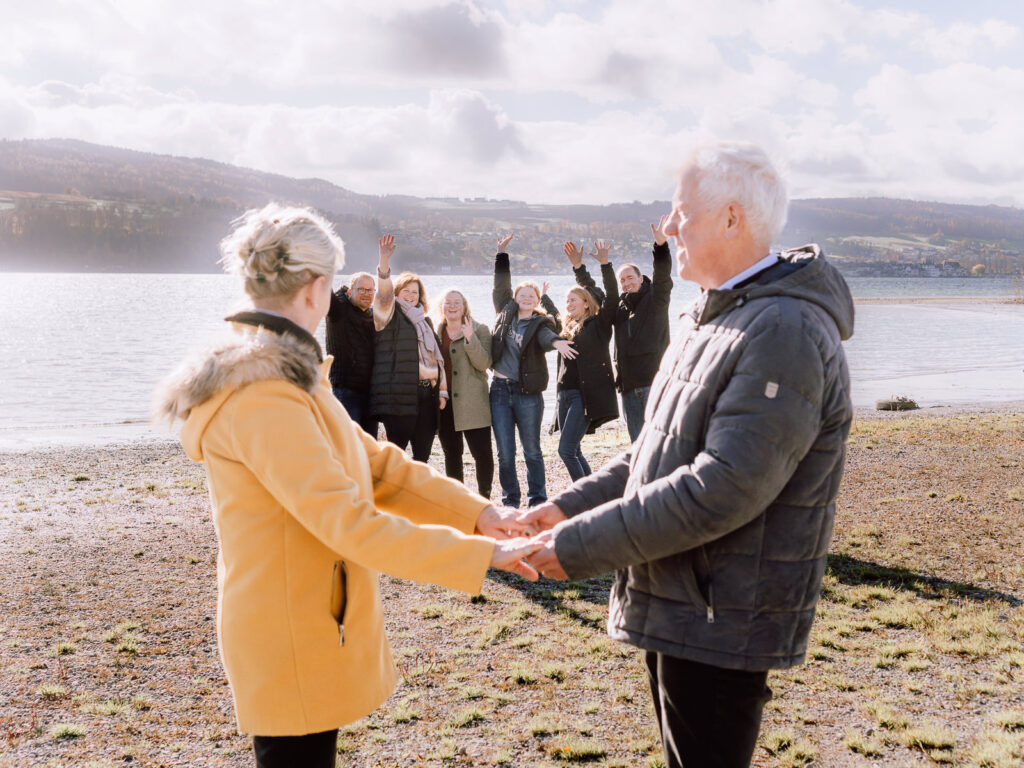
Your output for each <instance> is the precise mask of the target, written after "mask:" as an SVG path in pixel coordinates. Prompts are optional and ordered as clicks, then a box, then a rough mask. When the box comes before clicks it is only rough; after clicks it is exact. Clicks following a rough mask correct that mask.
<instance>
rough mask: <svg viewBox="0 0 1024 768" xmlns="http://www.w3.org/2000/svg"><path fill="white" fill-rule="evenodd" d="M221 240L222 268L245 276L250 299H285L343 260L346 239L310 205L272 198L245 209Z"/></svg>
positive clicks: (336, 267) (343, 263)
mask: <svg viewBox="0 0 1024 768" xmlns="http://www.w3.org/2000/svg"><path fill="white" fill-rule="evenodd" d="M232 224H233V225H234V229H233V230H232V231H231V234H229V235H228V236H227V237H225V238H224V239H223V240H221V241H220V253H221V258H220V263H221V265H222V266H223V267H224V271H226V272H229V273H232V274H236V275H239V276H241V277H242V278H243V281H244V287H245V292H246V293H247V294H248V295H249V296H250V297H252V298H254V299H260V298H283V297H287V296H291V295H293V294H294V293H295V292H296V291H298V290H299V289H300V288H302V286H304V285H306V284H307V283H310V282H312V281H313V280H315V279H316V278H318V277H326V278H327V279H328V280H330V279H331V277H332V276H333V275H334V273H335V271H337V270H339V269H341V268H342V267H343V266H344V265H345V244H344V243H343V242H342V241H341V238H340V237H338V235H337V234H335V232H334V228H333V227H332V226H331V225H330V223H329V222H328V221H327V220H326V219H324V218H323V217H322V216H320V215H319V214H317V213H314V212H313V211H311V210H310V209H308V208H288V207H285V206H282V205H279V204H278V203H270V204H269V205H266V206H264V207H263V208H260V209H255V208H253V209H251V210H248V211H246V212H245V213H243V214H242V215H241V216H239V217H238V218H237V219H235V220H234V221H233V222H232Z"/></svg>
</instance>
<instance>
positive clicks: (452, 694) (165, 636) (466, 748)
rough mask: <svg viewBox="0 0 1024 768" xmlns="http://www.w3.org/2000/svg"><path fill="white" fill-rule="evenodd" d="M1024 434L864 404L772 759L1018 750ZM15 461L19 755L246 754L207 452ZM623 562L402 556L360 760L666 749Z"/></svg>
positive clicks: (190, 760) (390, 589)
mask: <svg viewBox="0 0 1024 768" xmlns="http://www.w3.org/2000/svg"><path fill="white" fill-rule="evenodd" d="M1022 439H1024V419H1022V417H1021V416H1019V415H1015V414H1001V415H993V414H976V415H964V416H958V417H951V418H941V419H939V418H934V417H929V416H928V415H927V414H924V413H920V412H916V413H911V414H891V415H886V416H885V417H880V418H874V417H872V418H861V419H859V420H858V422H857V424H856V425H855V428H854V431H853V433H852V435H851V441H850V457H849V462H848V469H847V476H846V478H845V480H844V486H843V490H842V493H841V496H840V502H839V513H838V517H837V523H836V533H835V539H834V542H833V548H832V555H831V557H830V560H829V569H828V572H827V574H826V583H825V589H824V592H823V599H822V601H821V603H820V604H819V609H818V620H817V621H816V623H815V626H814V628H813V630H812V638H811V642H810V647H809V657H808V659H809V660H808V663H807V664H806V665H804V666H802V667H799V668H796V669H793V670H788V671H784V672H779V673H773V674H772V675H771V676H770V678H769V684H770V685H771V687H772V689H773V690H774V692H775V699H774V700H773V701H772V702H770V703H769V705H768V707H767V708H766V711H765V720H764V725H763V728H762V737H761V740H760V742H759V746H758V749H757V751H756V753H755V756H754V765H756V766H797V765H808V764H814V765H821V766H860V765H867V764H870V765H872V766H931V765H934V764H935V763H948V764H953V765H965V766H989V767H990V768H1002V766H1017V765H1019V764H1020V760H1021V753H1022V746H1024V699H1022V694H1021V691H1022V690H1024V653H1022V652H1021V650H1020V649H1021V647H1022V645H1024V608H1022V603H1021V601H1022V598H1024V561H1022V559H1021V558H1020V557H1019V552H1021V551H1024V503H1022V502H1021V500H1020V498H1019V497H1020V496H1021V494H1020V492H1019V489H1020V487H1021V481H1020V477H1021V475H1022V473H1024V470H1022V467H1021V461H1022V459H1021V455H1020V448H1019V446H1020V444H1021V441H1022ZM545 441H546V442H545V448H546V450H547V454H546V455H548V456H552V457H554V456H556V454H555V452H554V444H553V443H552V442H547V438H545ZM621 441H622V433H621V432H617V431H615V430H601V431H600V432H599V433H598V435H597V436H595V437H594V438H587V441H585V442H584V451H585V452H587V454H588V458H590V459H591V460H592V462H591V463H594V464H597V465H600V464H601V463H602V462H603V461H604V460H606V459H607V458H608V457H610V456H611V455H613V454H614V453H615V452H616V450H617V448H618V446H619V445H621ZM548 470H549V477H550V478H551V480H550V482H549V491H554V490H557V489H558V488H559V487H561V486H562V485H563V484H564V483H565V482H566V478H565V473H564V470H563V469H562V467H561V466H560V462H558V460H557V458H552V459H551V460H549V461H548ZM76 476H83V477H88V480H75V479H74V478H75V477H76ZM0 477H3V478H4V479H5V483H4V485H3V491H2V495H0V557H2V561H3V562H4V563H5V570H4V573H3V576H0V766H2V767H3V768H7V767H8V766H29V765H40V766H46V765H53V766H72V765H83V766H85V765H93V766H101V765H102V766H112V765H123V764H136V765H146V766H158V765H167V766H193V765H203V766H214V767H219V766H232V767H234V766H249V765H251V764H252V753H251V749H250V747H249V742H248V740H247V739H246V738H245V737H242V736H240V735H238V734H237V733H236V732H235V727H234V721H233V717H232V713H231V701H230V693H229V691H228V689H227V687H226V685H225V682H224V679H223V673H222V670H221V668H220V664H219V659H218V656H217V650H216V640H215V636H214V627H213V621H212V618H213V614H214V610H215V606H214V598H215V594H214V589H215V553H216V543H215V540H214V537H213V532H212V528H211V526H210V523H209V510H208V502H207V499H206V494H205V487H204V482H203V475H202V469H201V468H200V467H196V466H194V465H191V464H190V463H189V462H187V461H186V460H184V459H183V458H182V456H181V454H180V451H179V450H178V449H177V448H176V447H174V446H172V445H169V444H147V445H141V446H139V445H136V446H125V447H119V448H109V449H102V450H100V449H76V450H54V451H42V452H37V453H34V454H11V455H0ZM467 481H469V482H470V485H471V486H472V485H473V478H472V477H468V478H467ZM609 583H610V582H609V579H608V578H602V579H595V580H593V581H588V582H583V583H570V584H557V583H554V582H541V583H539V584H537V585H529V584H526V583H525V582H522V581H520V580H518V579H515V578H513V577H505V576H504V575H495V576H494V577H493V578H492V579H490V580H489V581H488V582H487V583H486V585H485V588H484V595H485V599H484V600H475V601H471V600H470V599H469V598H467V597H465V596H462V595H458V594H454V593H451V592H447V591H445V590H443V589H440V588H436V587H431V586H423V585H416V584H411V583H408V582H403V581H399V580H396V579H391V578H390V577H386V576H385V577H383V578H382V582H381V587H382V591H383V593H384V597H385V603H384V604H385V612H386V616H387V621H388V633H389V637H390V638H391V641H392V645H393V647H394V650H395V654H396V658H397V660H398V663H399V668H400V670H401V672H402V675H403V680H402V683H401V684H400V686H399V689H398V690H397V691H396V693H395V695H394V696H393V697H392V699H391V701H390V702H389V703H388V704H386V705H385V706H384V707H382V708H381V709H380V710H379V711H378V712H375V713H374V714H373V715H371V716H370V717H368V718H366V719H365V720H363V721H360V722H358V723H353V724H351V725H349V726H348V727H346V728H345V729H343V733H342V734H341V736H340V738H339V765H343V766H353V767H356V766H367V767H369V766H408V765H422V766H496V765H511V766H519V765H526V766H558V765H568V764H573V763H581V764H582V763H585V762H589V761H593V762H596V763H598V764H600V765H606V766H651V767H652V768H653V766H658V765H660V764H661V762H660V747H659V745H658V739H657V732H656V729H655V727H654V724H653V721H652V719H651V709H650V704H649V701H648V693H647V688H646V682H645V679H644V675H643V670H642V667H641V665H640V663H639V659H638V657H637V654H636V653H635V652H634V651H633V650H632V649H630V648H628V647H626V646H622V645H620V644H618V643H615V642H613V641H611V640H609V639H608V638H607V637H606V636H605V634H604V630H603V625H604V619H605V616H606V600H607V592H608V586H609ZM33 717H34V718H35V722H34V723H33Z"/></svg>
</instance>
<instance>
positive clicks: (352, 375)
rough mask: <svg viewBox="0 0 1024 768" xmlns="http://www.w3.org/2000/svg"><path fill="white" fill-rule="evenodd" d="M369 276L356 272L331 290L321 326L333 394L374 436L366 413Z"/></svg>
mask: <svg viewBox="0 0 1024 768" xmlns="http://www.w3.org/2000/svg"><path fill="white" fill-rule="evenodd" d="M374 292H375V288H374V284H373V276H372V275H369V274H367V273H366V272H356V273H355V274H354V275H352V277H351V278H350V279H349V283H348V285H343V286H341V288H339V289H338V290H337V291H335V292H333V293H332V294H331V305H330V309H328V310H327V321H326V323H325V327H324V337H325V338H324V341H325V342H326V346H327V354H329V355H332V356H333V357H334V362H333V363H332V364H331V371H330V374H329V375H330V379H331V389H332V390H333V391H334V396H335V397H336V398H338V400H340V401H341V404H342V405H343V406H345V410H346V411H348V415H349V416H351V417H352V421H354V422H356V424H358V425H359V426H360V427H362V428H363V429H364V430H366V431H367V432H368V433H370V434H371V435H373V436H374V437H376V436H377V420H376V419H375V418H374V417H373V416H371V415H370V374H371V373H372V372H373V337H374V327H373V310H372V309H371V307H372V306H373V296H374Z"/></svg>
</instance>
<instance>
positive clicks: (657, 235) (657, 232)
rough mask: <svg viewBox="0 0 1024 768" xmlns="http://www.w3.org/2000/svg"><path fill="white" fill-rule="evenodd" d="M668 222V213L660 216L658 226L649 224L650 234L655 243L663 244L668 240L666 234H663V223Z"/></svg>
mask: <svg viewBox="0 0 1024 768" xmlns="http://www.w3.org/2000/svg"><path fill="white" fill-rule="evenodd" d="M666 224H668V215H667V214H666V215H665V216H662V217H661V220H660V221H659V222H658V226H654V225H653V224H651V234H652V235H654V242H655V244H657V245H664V244H665V243H667V242H668V235H666V234H665V225H666Z"/></svg>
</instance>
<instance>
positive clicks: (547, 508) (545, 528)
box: [476, 502, 568, 581]
mask: <svg viewBox="0 0 1024 768" xmlns="http://www.w3.org/2000/svg"><path fill="white" fill-rule="evenodd" d="M565 519H566V518H565V515H564V514H563V512H562V510H561V509H559V508H558V505H557V504H552V503H551V502H545V503H543V504H539V505H537V506H536V507H534V508H533V509H530V510H527V511H526V512H519V511H518V510H514V509H499V508H497V507H495V506H493V505H492V506H489V507H487V508H486V509H485V510H484V511H483V512H482V513H481V514H480V518H479V519H478V520H477V524H476V525H477V530H478V531H479V532H480V533H482V534H483V535H485V536H490V537H491V538H493V539H497V541H496V542H495V546H494V556H493V558H492V561H491V566H492V567H494V568H500V569H502V570H506V571H511V572H512V573H517V574H519V575H520V576H522V577H523V578H525V579H528V580H529V581H536V580H537V577H538V573H539V574H540V575H542V576H545V577H547V578H549V579H566V578H568V576H567V575H566V573H565V570H564V569H563V568H562V564H561V563H560V562H559V561H558V555H557V554H556V553H555V538H554V535H553V534H552V532H551V529H552V528H554V527H555V526H556V525H558V523H560V522H561V521H563V520H565ZM526 536H530V537H532V538H524V537H526ZM513 537H515V538H513ZM524 558H525V560H524Z"/></svg>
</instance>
